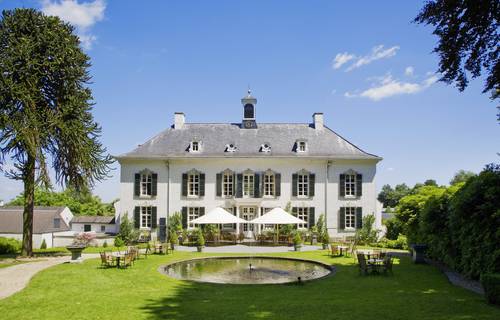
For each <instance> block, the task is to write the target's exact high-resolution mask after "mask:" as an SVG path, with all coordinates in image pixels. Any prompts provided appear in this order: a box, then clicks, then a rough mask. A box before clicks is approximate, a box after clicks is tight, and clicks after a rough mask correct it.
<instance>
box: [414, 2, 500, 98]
mask: <svg viewBox="0 0 500 320" xmlns="http://www.w3.org/2000/svg"><path fill="white" fill-rule="evenodd" d="M414 21H415V22H417V23H420V24H427V25H432V26H433V27H434V31H433V34H435V35H437V36H438V37H439V42H438V45H437V46H436V47H435V48H434V52H435V53H437V54H438V55H439V57H440V62H439V72H440V73H441V74H442V78H441V81H444V82H445V83H447V84H454V85H455V86H456V87H457V88H458V89H459V90H460V91H463V90H464V89H465V88H466V87H467V85H468V83H469V79H468V76H469V75H471V76H472V78H477V77H479V76H481V74H485V75H486V81H485V84H484V87H483V93H486V92H491V98H492V99H496V98H498V97H499V96H500V64H499V54H500V48H499V46H498V43H499V42H500V33H499V30H500V28H499V27H500V25H499V21H500V1H498V0H432V1H427V2H426V4H425V5H424V7H423V8H422V11H421V12H420V13H419V14H418V16H417V17H416V18H415V20H414Z"/></svg>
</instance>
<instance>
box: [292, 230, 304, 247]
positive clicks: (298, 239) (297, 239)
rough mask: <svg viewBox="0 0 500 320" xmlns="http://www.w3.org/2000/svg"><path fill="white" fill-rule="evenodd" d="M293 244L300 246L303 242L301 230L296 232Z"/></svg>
mask: <svg viewBox="0 0 500 320" xmlns="http://www.w3.org/2000/svg"><path fill="white" fill-rule="evenodd" d="M293 244H294V245H296V246H298V245H301V244H302V237H301V236H300V232H295V235H294V236H293Z"/></svg>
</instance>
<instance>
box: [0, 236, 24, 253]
mask: <svg viewBox="0 0 500 320" xmlns="http://www.w3.org/2000/svg"><path fill="white" fill-rule="evenodd" d="M20 250H21V241H19V240H16V239H11V238H4V237H0V254H16V253H18V252H19V251H20Z"/></svg>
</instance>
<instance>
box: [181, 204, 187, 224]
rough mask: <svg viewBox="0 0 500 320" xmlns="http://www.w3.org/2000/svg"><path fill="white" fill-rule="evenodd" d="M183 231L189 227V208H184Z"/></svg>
mask: <svg viewBox="0 0 500 320" xmlns="http://www.w3.org/2000/svg"><path fill="white" fill-rule="evenodd" d="M181 211H182V229H187V227H188V208H187V207H182V210H181Z"/></svg>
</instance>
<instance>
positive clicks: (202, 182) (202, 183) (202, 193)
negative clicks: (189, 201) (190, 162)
mask: <svg viewBox="0 0 500 320" xmlns="http://www.w3.org/2000/svg"><path fill="white" fill-rule="evenodd" d="M199 196H200V197H204V196H205V174H204V173H200V194H199Z"/></svg>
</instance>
